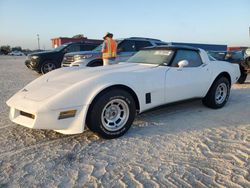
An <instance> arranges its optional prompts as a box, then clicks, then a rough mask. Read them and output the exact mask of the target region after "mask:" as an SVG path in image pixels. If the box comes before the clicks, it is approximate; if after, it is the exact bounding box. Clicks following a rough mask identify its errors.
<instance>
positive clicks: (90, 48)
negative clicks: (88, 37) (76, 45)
mask: <svg viewBox="0 0 250 188" xmlns="http://www.w3.org/2000/svg"><path fill="white" fill-rule="evenodd" d="M95 47H97V46H95V45H91V44H90V45H88V44H87V45H86V44H85V45H81V47H80V48H81V51H91V50H93V49H94V48H95Z"/></svg>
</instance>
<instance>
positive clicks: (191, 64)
mask: <svg viewBox="0 0 250 188" xmlns="http://www.w3.org/2000/svg"><path fill="white" fill-rule="evenodd" d="M181 60H187V61H188V65H187V66H185V67H183V68H180V67H179V66H178V62H180V61H181ZM209 75H210V71H209V68H208V66H207V64H204V63H203V62H202V59H201V57H200V54H199V51H195V50H177V51H176V54H175V57H174V59H173V61H172V62H171V64H170V69H169V70H168V71H167V72H166V81H165V86H166V87H165V99H166V103H169V102H175V101H179V100H185V99H190V98H196V97H203V96H204V95H205V94H206V92H207V89H208V88H207V86H208V84H209V79H208V78H209Z"/></svg>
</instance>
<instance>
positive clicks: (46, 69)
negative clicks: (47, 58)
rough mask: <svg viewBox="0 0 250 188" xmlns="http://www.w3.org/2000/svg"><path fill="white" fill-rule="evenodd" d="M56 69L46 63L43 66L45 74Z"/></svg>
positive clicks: (53, 65) (51, 64)
mask: <svg viewBox="0 0 250 188" xmlns="http://www.w3.org/2000/svg"><path fill="white" fill-rule="evenodd" d="M55 68H56V66H55V64H53V63H46V64H45V65H43V72H44V73H47V72H49V71H52V70H54V69H55Z"/></svg>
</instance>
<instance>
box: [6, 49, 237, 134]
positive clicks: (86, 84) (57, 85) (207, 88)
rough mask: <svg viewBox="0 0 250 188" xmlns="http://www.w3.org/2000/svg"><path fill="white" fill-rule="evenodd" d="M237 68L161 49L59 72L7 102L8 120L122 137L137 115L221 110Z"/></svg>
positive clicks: (194, 53)
mask: <svg viewBox="0 0 250 188" xmlns="http://www.w3.org/2000/svg"><path fill="white" fill-rule="evenodd" d="M239 76H240V70H239V66H238V65H236V64H230V63H227V62H223V61H217V60H215V59H213V58H212V57H209V56H208V55H207V53H206V52H205V51H204V50H201V49H196V48H191V47H184V46H158V47H151V48H147V49H144V50H141V51H140V52H138V53H137V54H135V55H134V56H133V57H131V58H130V59H129V60H128V61H127V62H125V63H119V64H116V65H112V66H104V67H94V68H90V67H89V68H78V67H72V68H61V69H58V70H55V71H52V72H50V73H48V74H46V75H44V76H41V77H39V78H38V79H36V80H34V81H33V82H31V83H30V84H28V85H27V86H25V87H24V88H23V89H21V90H20V91H19V92H17V93H16V94H15V95H14V96H13V97H11V98H10V99H9V100H8V101H7V105H8V106H10V119H11V120H12V121H13V122H15V123H17V124H20V125H23V126H26V127H29V128H34V129H52V130H55V131H57V132H60V133H63V134H76V133H82V132H83V131H84V128H85V126H87V127H88V128H89V129H90V130H92V131H94V132H96V133H98V134H99V135H100V136H102V137H103V138H116V137H119V136H121V135H123V134H124V133H125V132H126V131H127V130H128V129H129V128H130V126H131V124H132V123H133V120H134V118H135V115H136V113H141V112H143V111H145V110H148V109H151V108H154V107H156V106H160V105H163V104H166V103H172V102H176V101H181V100H185V99H191V98H201V99H202V101H203V103H204V104H205V105H206V106H208V107H211V108H215V109H216V108H221V107H223V106H224V105H225V103H226V102H227V100H228V97H229V93H230V87H231V85H232V84H233V83H235V82H236V81H237V80H238V78H239Z"/></svg>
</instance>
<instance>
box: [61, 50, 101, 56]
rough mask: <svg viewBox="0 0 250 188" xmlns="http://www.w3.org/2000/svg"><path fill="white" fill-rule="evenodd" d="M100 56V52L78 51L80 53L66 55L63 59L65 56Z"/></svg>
mask: <svg viewBox="0 0 250 188" xmlns="http://www.w3.org/2000/svg"><path fill="white" fill-rule="evenodd" d="M89 54H91V55H100V54H101V52H98V51H80V52H71V53H66V54H65V57H66V56H74V55H89Z"/></svg>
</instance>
